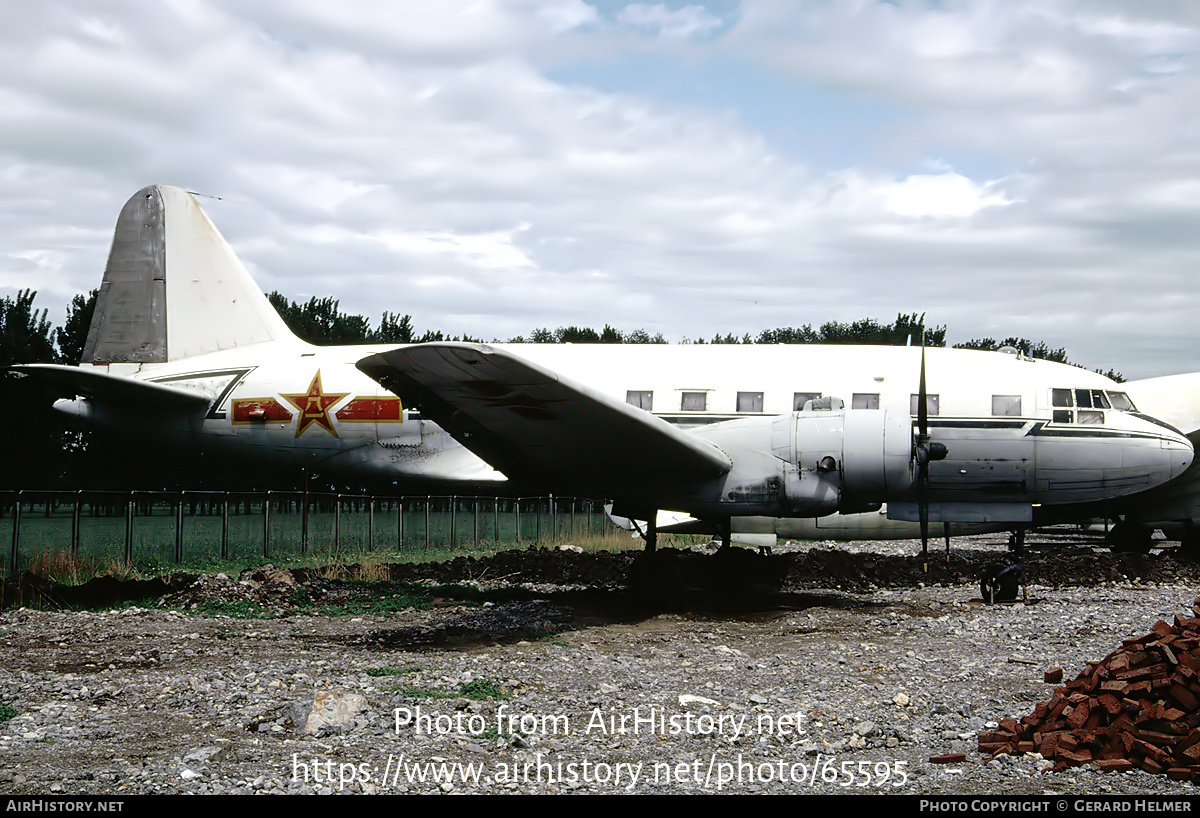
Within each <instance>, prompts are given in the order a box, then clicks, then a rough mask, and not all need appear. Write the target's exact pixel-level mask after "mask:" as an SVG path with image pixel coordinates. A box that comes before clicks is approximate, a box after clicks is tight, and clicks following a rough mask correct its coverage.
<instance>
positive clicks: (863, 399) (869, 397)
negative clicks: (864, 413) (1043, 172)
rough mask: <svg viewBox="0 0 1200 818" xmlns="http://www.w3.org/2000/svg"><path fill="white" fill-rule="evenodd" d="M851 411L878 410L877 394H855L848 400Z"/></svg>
mask: <svg viewBox="0 0 1200 818" xmlns="http://www.w3.org/2000/svg"><path fill="white" fill-rule="evenodd" d="M850 408H851V409H878V408H879V393H878V392H855V393H854V395H853V396H852V397H851V398H850Z"/></svg>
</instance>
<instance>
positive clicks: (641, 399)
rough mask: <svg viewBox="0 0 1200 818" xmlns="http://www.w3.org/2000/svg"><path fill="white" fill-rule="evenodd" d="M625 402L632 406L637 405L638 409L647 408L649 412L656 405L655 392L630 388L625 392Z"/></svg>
mask: <svg viewBox="0 0 1200 818" xmlns="http://www.w3.org/2000/svg"><path fill="white" fill-rule="evenodd" d="M625 402H626V403H628V404H629V405H630V406H636V407H637V408H638V409H645V410H646V411H647V412H649V411H650V410H651V408H652V407H653V406H654V393H653V392H635V391H633V390H630V391H628V392H626V393H625Z"/></svg>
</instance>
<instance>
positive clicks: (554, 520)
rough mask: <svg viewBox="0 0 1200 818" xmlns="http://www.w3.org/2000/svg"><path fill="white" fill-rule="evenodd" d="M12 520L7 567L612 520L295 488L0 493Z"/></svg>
mask: <svg viewBox="0 0 1200 818" xmlns="http://www.w3.org/2000/svg"><path fill="white" fill-rule="evenodd" d="M5 522H7V523H8V526H7V527H8V529H9V531H10V555H11V556H10V560H9V570H10V572H11V574H12V575H15V574H16V573H18V572H19V571H21V570H23V569H25V568H27V567H29V564H30V563H31V562H32V561H33V560H35V559H36V558H37V557H38V555H41V554H50V553H57V554H66V553H69V554H70V555H71V557H72V558H73V559H79V558H81V557H83V558H86V559H88V560H90V561H92V562H99V563H103V562H105V561H112V562H121V563H124V564H127V565H135V566H138V567H153V566H158V565H165V564H170V563H172V562H173V563H176V564H179V563H182V562H184V561H185V560H186V561H187V562H189V563H196V562H204V561H207V560H216V559H223V560H228V559H239V558H244V557H251V558H257V557H260V556H261V557H262V558H263V559H279V558H282V557H294V556H300V555H305V554H322V553H323V554H327V555H331V556H333V555H338V554H343V555H350V554H356V553H362V552H374V551H378V552H384V551H391V552H392V553H401V552H403V553H411V552H413V551H433V550H443V549H450V550H464V551H466V550H470V549H471V548H485V547H494V546H499V545H501V544H505V543H512V544H523V545H529V544H533V545H538V544H544V543H552V542H561V541H563V540H564V539H569V538H575V537H586V536H593V535H603V534H606V533H609V532H611V531H613V530H614V526H613V525H612V522H611V521H610V520H609V519H608V517H607V515H605V513H604V509H603V507H602V506H601V505H600V503H598V502H596V501H593V500H585V499H581V498H576V497H555V496H547V497H520V498H512V497H459V496H403V497H390V496H383V495H362V494H325V493H315V492H308V493H306V492H289V491H268V492H252V493H251V492H214V491H187V492H162V491H135V492H114V491H74V492H46V491H17V492H0V531H2V530H3V528H4V527H5V525H4V524H5ZM2 536H3V534H0V538H2ZM0 542H2V539H0Z"/></svg>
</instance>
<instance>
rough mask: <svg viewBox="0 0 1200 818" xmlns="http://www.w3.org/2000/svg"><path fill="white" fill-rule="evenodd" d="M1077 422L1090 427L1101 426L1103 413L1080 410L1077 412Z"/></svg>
mask: <svg viewBox="0 0 1200 818" xmlns="http://www.w3.org/2000/svg"><path fill="white" fill-rule="evenodd" d="M1079 422H1080V423H1086V424H1088V425H1091V426H1095V425H1098V424H1103V423H1104V413H1103V412H1097V411H1096V410H1094V409H1080V410H1079Z"/></svg>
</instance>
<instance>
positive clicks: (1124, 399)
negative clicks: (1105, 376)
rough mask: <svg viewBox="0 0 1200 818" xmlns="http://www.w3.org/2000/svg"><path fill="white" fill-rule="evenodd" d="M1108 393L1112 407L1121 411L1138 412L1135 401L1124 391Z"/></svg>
mask: <svg viewBox="0 0 1200 818" xmlns="http://www.w3.org/2000/svg"><path fill="white" fill-rule="evenodd" d="M1104 394H1106V395H1108V401H1109V403H1111V404H1112V408H1113V409H1116V410H1118V411H1121V412H1136V411H1137V407H1136V406H1134V405H1133V401H1131V400H1130V399H1129V396H1128V395H1126V394H1125V393H1124V392H1105V393H1104Z"/></svg>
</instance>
